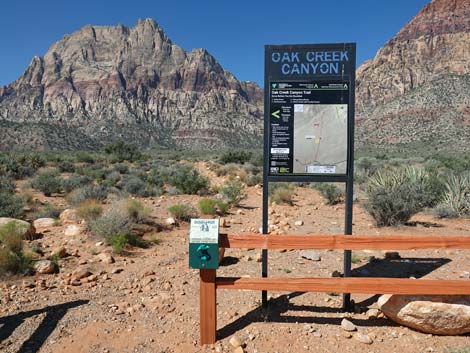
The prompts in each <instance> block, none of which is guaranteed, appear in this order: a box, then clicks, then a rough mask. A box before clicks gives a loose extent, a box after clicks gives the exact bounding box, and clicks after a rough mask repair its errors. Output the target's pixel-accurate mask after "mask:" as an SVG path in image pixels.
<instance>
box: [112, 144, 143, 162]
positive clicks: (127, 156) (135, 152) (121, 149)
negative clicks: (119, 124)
mask: <svg viewBox="0 0 470 353" xmlns="http://www.w3.org/2000/svg"><path fill="white" fill-rule="evenodd" d="M104 151H105V152H106V153H107V154H108V155H110V156H111V160H112V161H113V162H123V161H129V162H135V161H138V160H140V159H141V158H142V157H143V156H142V153H141V152H140V151H139V149H138V147H137V146H136V145H133V144H130V143H126V142H124V140H117V141H116V142H114V143H112V144H110V145H108V146H106V147H105V149H104Z"/></svg>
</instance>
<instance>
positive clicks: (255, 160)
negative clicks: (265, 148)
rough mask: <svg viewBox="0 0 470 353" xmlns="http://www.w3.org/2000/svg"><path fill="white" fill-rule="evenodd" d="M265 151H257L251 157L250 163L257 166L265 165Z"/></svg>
mask: <svg viewBox="0 0 470 353" xmlns="http://www.w3.org/2000/svg"><path fill="white" fill-rule="evenodd" d="M263 161H264V160H263V152H255V153H253V155H252V156H251V158H250V163H251V164H253V165H254V166H256V167H263Z"/></svg>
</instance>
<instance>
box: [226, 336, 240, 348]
mask: <svg viewBox="0 0 470 353" xmlns="http://www.w3.org/2000/svg"><path fill="white" fill-rule="evenodd" d="M229 342H230V344H231V345H232V347H233V348H237V347H240V346H241V345H242V342H241V341H240V339H239V338H238V336H232V337H230V340H229Z"/></svg>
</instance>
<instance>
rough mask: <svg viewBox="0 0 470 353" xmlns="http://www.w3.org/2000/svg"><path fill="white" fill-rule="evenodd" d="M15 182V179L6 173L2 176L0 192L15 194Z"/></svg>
mask: <svg viewBox="0 0 470 353" xmlns="http://www.w3.org/2000/svg"><path fill="white" fill-rule="evenodd" d="M15 188H16V187H15V183H14V182H13V180H12V179H11V178H9V177H7V176H5V175H2V176H0V193H1V194H3V193H7V194H14V193H15Z"/></svg>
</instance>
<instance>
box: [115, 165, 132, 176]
mask: <svg viewBox="0 0 470 353" xmlns="http://www.w3.org/2000/svg"><path fill="white" fill-rule="evenodd" d="M114 170H115V171H116V172H118V173H120V174H127V173H129V166H128V165H127V164H121V163H119V164H116V165H115V166H114Z"/></svg>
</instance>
